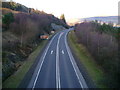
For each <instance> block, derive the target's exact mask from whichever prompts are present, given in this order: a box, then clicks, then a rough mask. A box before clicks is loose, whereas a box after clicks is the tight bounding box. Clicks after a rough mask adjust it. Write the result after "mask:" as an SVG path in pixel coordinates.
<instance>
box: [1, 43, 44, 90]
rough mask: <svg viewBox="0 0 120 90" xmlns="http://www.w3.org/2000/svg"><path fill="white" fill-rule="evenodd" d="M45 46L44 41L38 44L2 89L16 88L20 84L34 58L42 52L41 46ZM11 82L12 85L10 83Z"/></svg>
mask: <svg viewBox="0 0 120 90" xmlns="http://www.w3.org/2000/svg"><path fill="white" fill-rule="evenodd" d="M45 44H46V41H43V42H42V43H40V44H39V46H38V47H37V48H36V49H35V51H34V52H32V53H31V54H30V56H29V57H28V58H27V60H26V61H25V62H23V65H22V66H21V67H20V69H19V70H18V71H17V72H15V73H14V74H13V75H11V76H10V77H9V78H8V79H7V80H6V81H5V82H4V83H3V88H17V87H18V85H19V84H20V82H21V81H22V80H23V78H24V76H25V74H26V73H27V72H28V70H29V69H30V67H31V66H32V65H33V63H34V61H35V59H36V57H37V56H38V55H39V52H40V51H41V50H42V48H43V46H44V45H45ZM11 81H12V83H11Z"/></svg>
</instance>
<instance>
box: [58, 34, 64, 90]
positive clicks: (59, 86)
mask: <svg viewBox="0 0 120 90" xmlns="http://www.w3.org/2000/svg"><path fill="white" fill-rule="evenodd" d="M62 34H63V33H61V34H60V36H59V38H58V42H57V49H56V88H57V90H58V89H60V88H61V85H60V72H59V70H60V69H59V42H60V38H61V36H62Z"/></svg>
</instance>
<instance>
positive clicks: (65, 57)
mask: <svg viewBox="0 0 120 90" xmlns="http://www.w3.org/2000/svg"><path fill="white" fill-rule="evenodd" d="M70 30H71V29H67V30H63V31H61V32H58V33H57V34H55V35H54V37H53V38H52V39H51V40H50V42H49V43H48V45H47V46H46V48H45V50H44V52H43V54H42V56H41V58H40V60H39V62H38V64H37V66H36V69H35V71H34V73H33V75H32V77H31V80H30V82H29V85H28V87H27V88H32V89H34V88H58V89H60V88H88V86H87V84H86V82H85V80H84V78H83V76H82V74H81V72H80V70H79V69H78V66H77V64H76V62H75V60H74V57H73V55H72V53H71V50H70V48H69V46H68V44H67V34H68V32H69V31H70Z"/></svg>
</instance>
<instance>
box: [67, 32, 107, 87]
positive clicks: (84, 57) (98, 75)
mask: <svg viewBox="0 0 120 90" xmlns="http://www.w3.org/2000/svg"><path fill="white" fill-rule="evenodd" d="M68 40H69V43H70V46H71V48H72V49H73V51H74V53H75V55H76V56H77V57H78V58H79V60H80V62H81V63H82V64H83V65H84V66H85V68H86V70H87V72H88V74H89V76H90V77H91V78H92V80H93V82H94V83H95V85H96V86H97V87H98V88H101V87H102V88H105V87H106V86H105V85H104V83H103V80H104V78H105V75H104V73H103V71H102V70H101V69H100V67H99V66H98V65H97V64H96V62H95V61H94V59H93V57H92V56H91V55H90V53H89V51H88V50H87V48H86V47H85V46H84V45H82V44H80V43H78V38H77V37H76V35H75V33H74V31H71V32H69V34H68ZM103 77H104V78H103Z"/></svg>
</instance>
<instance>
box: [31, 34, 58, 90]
mask: <svg viewBox="0 0 120 90" xmlns="http://www.w3.org/2000/svg"><path fill="white" fill-rule="evenodd" d="M56 35H57V34H56ZM56 35H55V36H56ZM55 36H54V37H53V38H52V40H51V41H50V43H49V44H48V46H47V48H46V49H45V54H44V56H43V58H42V62H41V64H40V67H39V70H38V72H37V76H36V78H35V81H34V84H33V87H32V90H34V88H35V85H36V82H37V79H38V76H39V73H40V71H41V68H42V65H43V62H44V59H45V56H46V54H47V51H48V49H49V47H50V45H51V43H52V41H53V39H54V38H55Z"/></svg>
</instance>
